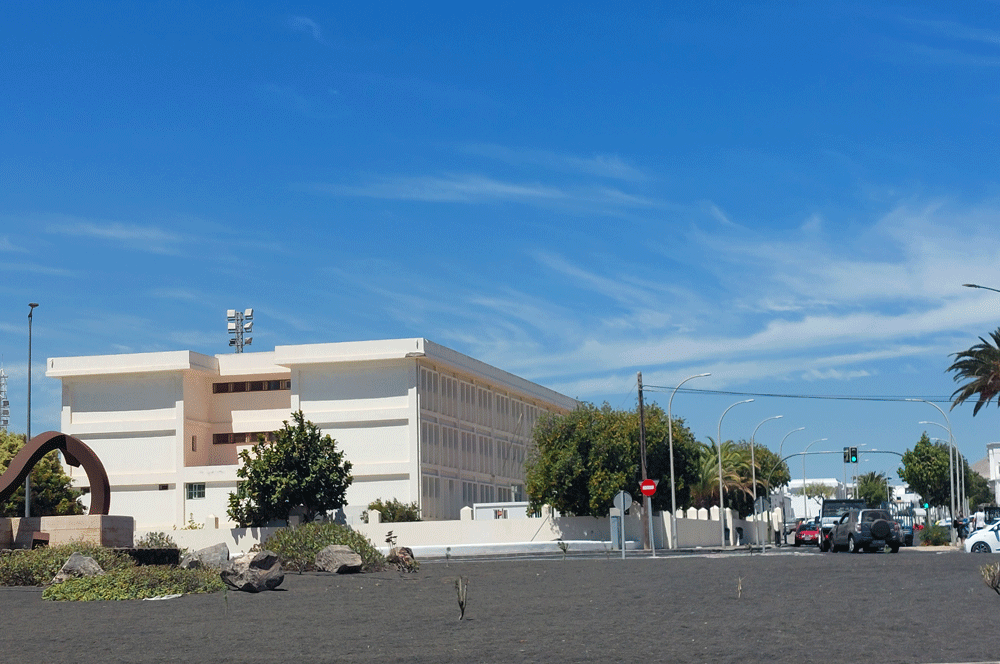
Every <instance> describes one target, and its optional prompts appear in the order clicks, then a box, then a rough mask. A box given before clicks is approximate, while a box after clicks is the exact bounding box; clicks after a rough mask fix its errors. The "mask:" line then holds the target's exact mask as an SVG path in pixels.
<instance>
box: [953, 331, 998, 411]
mask: <svg viewBox="0 0 1000 664" xmlns="http://www.w3.org/2000/svg"><path fill="white" fill-rule="evenodd" d="M990 337H991V338H992V339H993V343H992V344H991V343H990V342H988V341H986V340H985V339H983V338H982V337H979V341H981V342H982V343H978V344H976V345H975V346H973V347H972V348H969V349H968V350H963V351H961V352H958V353H954V354H953V357H954V358H955V362H954V363H952V365H951V366H950V367H948V371H954V372H955V375H954V376H953V378H954V379H955V382H959V381H966V382H965V384H964V385H962V386H961V387H959V388H958V389H957V390H955V391H954V392H953V393H952V395H951V401H952V403H951V407H952V409H954V408H955V406H957V405H959V404H961V403H964V402H965V401H966V400H967V399H970V398H972V397H976V406H975V408H973V409H972V416H973V417H975V416H976V413H978V412H979V409H980V408H982V407H983V406H985V405H986V404H988V403H989V402H990V401H991V400H992V399H993V398H994V397H996V396H997V395H998V394H1000V329H998V330H997V331H996V332H991V333H990ZM997 405H998V406H1000V399H997Z"/></svg>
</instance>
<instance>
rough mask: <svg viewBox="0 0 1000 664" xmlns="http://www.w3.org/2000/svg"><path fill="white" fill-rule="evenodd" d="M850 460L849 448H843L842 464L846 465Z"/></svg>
mask: <svg viewBox="0 0 1000 664" xmlns="http://www.w3.org/2000/svg"><path fill="white" fill-rule="evenodd" d="M850 460H851V448H850V447H845V448H844V463H847V462H848V461H850Z"/></svg>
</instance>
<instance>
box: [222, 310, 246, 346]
mask: <svg viewBox="0 0 1000 664" xmlns="http://www.w3.org/2000/svg"><path fill="white" fill-rule="evenodd" d="M226 321H227V325H226V327H227V328H228V330H229V334H231V335H233V336H232V337H231V338H230V339H229V345H230V346H233V349H234V350H233V352H234V353H242V352H243V346H249V345H250V344H252V343H253V337H247V336H244V333H250V332H253V309H244V310H243V311H237V310H236V309H227V310H226Z"/></svg>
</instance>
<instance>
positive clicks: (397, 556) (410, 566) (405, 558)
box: [386, 546, 417, 572]
mask: <svg viewBox="0 0 1000 664" xmlns="http://www.w3.org/2000/svg"><path fill="white" fill-rule="evenodd" d="M386 560H387V561H388V562H390V563H392V564H393V565H395V566H396V567H398V568H399V569H400V570H403V571H409V572H412V571H414V570H416V568H417V559H416V558H414V556H413V549H411V548H410V547H408V546H397V547H393V548H392V549H391V550H390V551H389V555H388V556H386Z"/></svg>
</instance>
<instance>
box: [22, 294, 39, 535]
mask: <svg viewBox="0 0 1000 664" xmlns="http://www.w3.org/2000/svg"><path fill="white" fill-rule="evenodd" d="M37 306H38V303H37V302H29V303H28V428H27V431H26V432H25V439H24V444H25V445H27V444H28V441H29V440H31V319H32V314H34V313H35V307H37ZM30 517H31V473H30V472H29V473H28V474H27V476H25V478H24V518H25V519H27V518H30Z"/></svg>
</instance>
